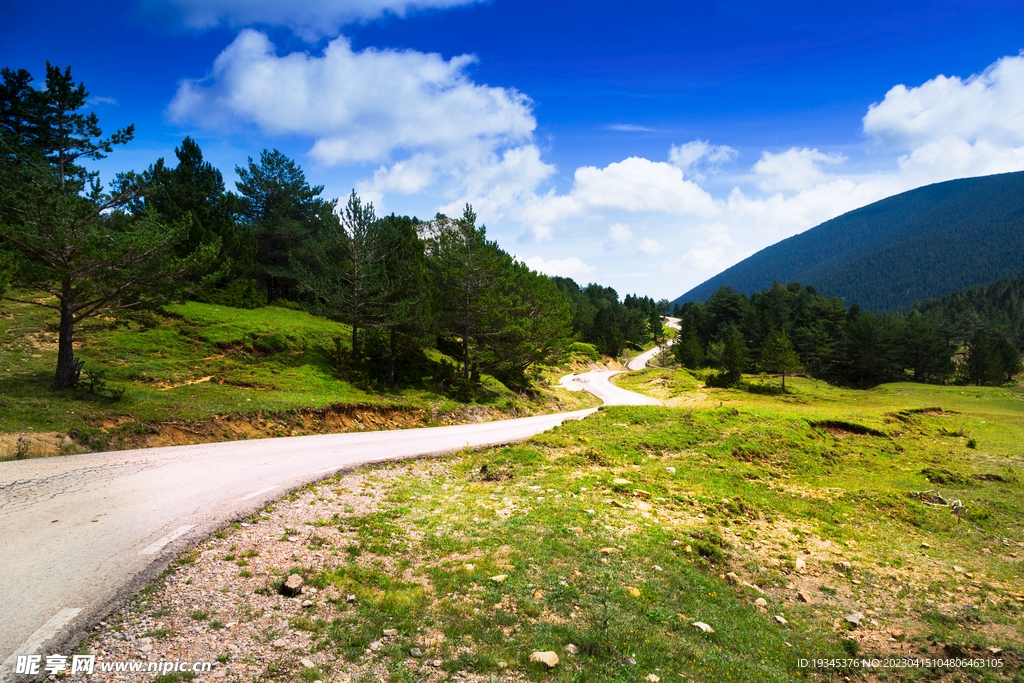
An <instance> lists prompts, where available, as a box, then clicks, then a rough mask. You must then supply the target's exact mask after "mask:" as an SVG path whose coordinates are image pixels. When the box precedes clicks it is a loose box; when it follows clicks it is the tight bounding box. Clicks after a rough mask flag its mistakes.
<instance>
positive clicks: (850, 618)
mask: <svg viewBox="0 0 1024 683" xmlns="http://www.w3.org/2000/svg"><path fill="white" fill-rule="evenodd" d="M863 618H864V615H863V614H861V613H860V612H854V613H853V614H848V615H846V623H848V624H853V625H854V626H860V622H861V620H862V619H863Z"/></svg>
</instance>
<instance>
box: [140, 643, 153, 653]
mask: <svg viewBox="0 0 1024 683" xmlns="http://www.w3.org/2000/svg"><path fill="white" fill-rule="evenodd" d="M139 649H140V650H142V651H143V652H152V651H153V646H152V645H150V644H148V643H147V644H145V645H143V646H142V647H141V648H139Z"/></svg>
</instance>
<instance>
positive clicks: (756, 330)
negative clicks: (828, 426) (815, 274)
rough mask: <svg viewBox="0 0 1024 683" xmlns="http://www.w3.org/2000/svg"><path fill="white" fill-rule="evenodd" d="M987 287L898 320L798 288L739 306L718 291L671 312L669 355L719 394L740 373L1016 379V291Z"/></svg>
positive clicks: (861, 382) (863, 379)
mask: <svg viewBox="0 0 1024 683" xmlns="http://www.w3.org/2000/svg"><path fill="white" fill-rule="evenodd" d="M997 285H998V286H996V285H993V288H994V290H993V291H992V292H987V291H986V290H985V289H980V288H975V289H974V290H968V291H969V292H971V293H970V294H965V293H957V294H954V295H951V296H950V297H946V298H944V299H939V300H935V301H929V302H922V303H921V304H919V305H918V306H916V307H915V308H914V309H913V310H911V311H910V312H908V313H905V314H900V315H897V314H882V315H874V314H872V313H870V312H867V311H863V310H861V309H860V307H859V306H856V305H855V306H853V307H851V308H849V309H848V308H846V306H844V305H843V303H842V302H841V301H840V300H839V299H838V298H835V297H825V296H822V295H820V294H818V293H817V292H816V291H815V290H814V288H813V287H802V286H801V285H800V284H798V283H790V284H789V285H786V286H783V285H780V284H779V283H777V282H776V283H773V285H772V287H771V288H770V289H767V290H764V291H760V292H755V293H753V294H752V295H750V296H749V297H748V296H746V295H744V294H741V293H739V292H736V291H735V290H733V289H732V288H731V287H728V286H725V287H720V288H719V289H717V290H716V291H715V292H714V293H713V294H712V295H711V297H710V298H709V299H708V300H707V301H706V302H703V303H696V302H687V303H685V304H683V305H682V306H679V305H678V304H677V305H675V306H674V309H673V314H674V315H676V316H677V317H679V318H680V319H681V323H680V327H681V334H680V337H679V340H678V341H677V343H676V344H675V345H674V346H673V347H672V349H673V355H674V357H675V359H676V360H677V361H678V362H679V363H680V364H681V365H683V366H684V367H688V368H704V367H711V368H717V369H719V373H718V374H717V375H714V376H713V377H712V378H711V379H710V380H709V382H710V383H712V384H715V383H718V384H723V385H724V384H730V383H735V382H736V381H738V380H739V378H740V375H741V373H742V372H744V371H746V370H753V371H761V372H775V373H779V374H782V375H783V377H785V375H786V374H792V373H793V372H794V371H796V370H797V369H802V370H803V371H804V372H806V373H807V374H809V375H811V376H813V377H818V378H822V379H827V380H830V381H837V382H842V383H846V384H850V385H855V386H873V385H875V384H879V383H882V382H892V381H901V380H906V379H911V380H913V381H917V382H933V383H944V382H949V381H957V382H961V383H970V384H993V383H1000V382H1004V381H1007V380H1009V379H1011V378H1012V377H1013V376H1014V375H1015V374H1017V373H1019V372H1020V371H1021V355H1020V347H1021V336H1020V334H1019V332H1020V330H1021V329H1022V327H1021V319H1022V312H1024V307H1022V306H1021V299H1020V298H1019V297H1020V295H1021V293H1022V292H1024V287H1022V286H1021V285H1020V281H1018V284H1017V285H1016V286H1012V285H1011V284H1000V283H997ZM1015 296H1016V297H1017V298H1016V299H1015V298H1014V297H1015ZM1011 301H1015V302H1016V303H1011Z"/></svg>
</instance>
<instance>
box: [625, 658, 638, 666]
mask: <svg viewBox="0 0 1024 683" xmlns="http://www.w3.org/2000/svg"><path fill="white" fill-rule="evenodd" d="M626 664H628V665H630V666H636V660H635V659H633V658H632V657H626Z"/></svg>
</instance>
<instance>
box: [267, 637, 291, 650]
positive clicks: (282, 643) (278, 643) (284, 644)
mask: <svg viewBox="0 0 1024 683" xmlns="http://www.w3.org/2000/svg"><path fill="white" fill-rule="evenodd" d="M271 645H273V646H274V647H276V648H278V649H281V648H284V647H288V641H287V640H285V639H284V638H278V639H277V640H275V641H274V642H273V643H271Z"/></svg>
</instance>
